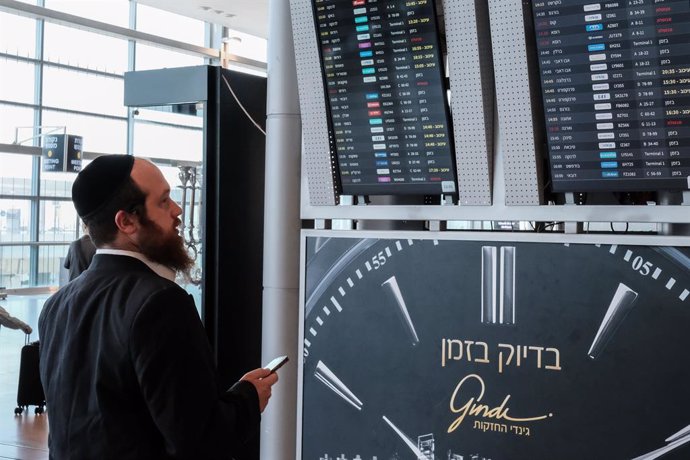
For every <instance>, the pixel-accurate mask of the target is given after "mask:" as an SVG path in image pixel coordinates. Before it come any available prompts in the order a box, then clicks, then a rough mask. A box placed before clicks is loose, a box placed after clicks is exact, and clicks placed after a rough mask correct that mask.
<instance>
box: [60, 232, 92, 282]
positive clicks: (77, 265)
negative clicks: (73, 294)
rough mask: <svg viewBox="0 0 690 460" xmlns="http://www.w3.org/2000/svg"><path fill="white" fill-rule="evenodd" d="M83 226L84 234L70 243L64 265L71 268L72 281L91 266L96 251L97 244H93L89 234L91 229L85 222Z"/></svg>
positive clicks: (70, 278) (70, 277) (70, 276)
mask: <svg viewBox="0 0 690 460" xmlns="http://www.w3.org/2000/svg"><path fill="white" fill-rule="evenodd" d="M81 228H82V233H83V235H82V236H81V238H79V239H78V240H74V241H72V243H70V245H69V249H68V250H67V256H66V257H65V263H64V265H63V266H64V267H65V268H66V269H67V270H69V280H70V281H72V280H73V279H74V278H76V277H77V276H79V275H81V272H83V271H84V270H86V269H87V268H89V264H90V263H91V259H93V255H94V254H95V253H96V246H94V245H93V242H92V241H91V237H90V236H89V230H88V229H87V228H86V225H84V223H83V222H82V225H81Z"/></svg>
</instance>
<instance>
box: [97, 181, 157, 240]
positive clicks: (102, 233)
mask: <svg viewBox="0 0 690 460" xmlns="http://www.w3.org/2000/svg"><path fill="white" fill-rule="evenodd" d="M121 210H122V211H126V212H128V213H130V214H132V213H136V214H137V215H139V217H140V218H143V219H146V218H147V216H146V194H145V193H144V192H143V191H142V190H141V189H140V188H139V187H138V186H137V184H136V183H134V181H133V180H132V178H131V177H129V178H127V180H126V181H125V183H124V185H123V186H122V187H121V188H120V190H118V191H117V192H116V193H115V195H113V197H112V198H110V200H108V202H107V203H106V204H105V205H104V206H103V207H102V208H101V209H99V210H98V211H97V212H95V213H94V214H92V215H90V216H88V217H86V218H84V223H85V224H86V226H87V227H88V228H89V235H90V236H91V241H93V244H94V245H95V246H96V247H98V248H100V247H101V246H103V245H104V244H108V243H111V242H112V241H113V240H115V236H116V235H117V231H118V230H117V225H116V224H115V214H117V212H118V211H121Z"/></svg>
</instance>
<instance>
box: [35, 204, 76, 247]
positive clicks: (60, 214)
mask: <svg viewBox="0 0 690 460" xmlns="http://www.w3.org/2000/svg"><path fill="white" fill-rule="evenodd" d="M40 203H41V206H40V208H41V210H40V214H39V216H40V220H39V223H38V240H39V241H55V242H66V243H69V242H71V241H72V240H74V239H75V238H76V235H77V227H78V225H77V222H78V220H77V211H76V210H75V209H74V205H73V204H72V200H66V201H48V200H42V201H41V202H40Z"/></svg>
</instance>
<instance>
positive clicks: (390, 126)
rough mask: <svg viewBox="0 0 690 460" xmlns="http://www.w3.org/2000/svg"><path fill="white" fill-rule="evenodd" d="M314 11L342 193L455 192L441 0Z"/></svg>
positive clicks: (353, 3)
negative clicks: (438, 4)
mask: <svg viewBox="0 0 690 460" xmlns="http://www.w3.org/2000/svg"><path fill="white" fill-rule="evenodd" d="M313 5H314V14H315V16H316V24H317V34H318V37H317V39H318V44H319V48H320V53H321V68H322V71H323V76H324V82H325V87H326V99H327V104H328V108H329V117H330V120H329V121H330V126H329V129H330V130H331V145H332V146H333V154H334V155H335V156H336V158H337V163H338V166H339V172H340V183H341V186H342V193H343V194H346V195H396V194H424V195H441V194H448V193H454V192H455V191H456V186H455V166H454V159H453V148H452V144H451V142H452V140H451V137H450V134H449V122H448V120H449V117H448V107H447V103H446V90H445V88H444V77H443V75H444V74H443V65H442V59H441V50H440V47H439V38H438V31H437V25H436V14H435V7H434V2H433V0H380V1H379V0H367V1H365V0H314V2H313Z"/></svg>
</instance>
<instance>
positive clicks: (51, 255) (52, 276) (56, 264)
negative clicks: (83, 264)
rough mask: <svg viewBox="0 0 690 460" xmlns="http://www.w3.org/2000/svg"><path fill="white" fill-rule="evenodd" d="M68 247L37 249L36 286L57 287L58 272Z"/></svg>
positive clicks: (58, 280) (41, 247) (58, 281)
mask: <svg viewBox="0 0 690 460" xmlns="http://www.w3.org/2000/svg"><path fill="white" fill-rule="evenodd" d="M68 248H69V245H68V244H66V245H59V246H57V245H56V246H52V245H51V246H40V247H39V248H38V278H36V286H58V285H59V284H60V270H61V269H62V265H63V263H64V260H65V256H66V255H67V249H68Z"/></svg>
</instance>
